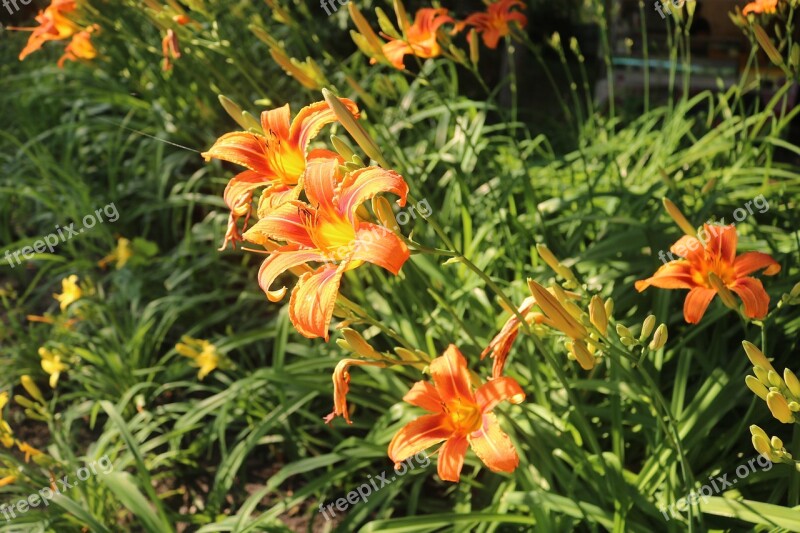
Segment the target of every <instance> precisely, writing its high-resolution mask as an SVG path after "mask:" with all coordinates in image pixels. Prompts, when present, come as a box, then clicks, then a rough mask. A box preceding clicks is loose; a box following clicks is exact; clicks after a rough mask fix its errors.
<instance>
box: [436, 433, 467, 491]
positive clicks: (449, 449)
mask: <svg viewBox="0 0 800 533" xmlns="http://www.w3.org/2000/svg"><path fill="white" fill-rule="evenodd" d="M467 448H469V441H468V440H467V438H466V437H463V436H454V437H451V438H449V439H448V440H447V441H446V442H445V443H444V444H443V445H442V447H441V448H439V460H438V462H437V465H436V468H437V471H438V473H439V477H440V478H442V479H443V480H444V481H452V482H458V480H459V479H461V469H462V468H463V467H464V457H465V456H466V455H467Z"/></svg>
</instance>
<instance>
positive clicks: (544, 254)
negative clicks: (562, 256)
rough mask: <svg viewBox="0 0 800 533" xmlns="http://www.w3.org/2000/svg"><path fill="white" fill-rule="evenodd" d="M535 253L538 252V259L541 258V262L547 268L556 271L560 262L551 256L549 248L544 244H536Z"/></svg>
mask: <svg viewBox="0 0 800 533" xmlns="http://www.w3.org/2000/svg"><path fill="white" fill-rule="evenodd" d="M536 251H537V252H539V257H541V258H542V260H543V261H544V262H545V263H547V266H549V267H550V268H552V269H553V271H557V270H558V266H559V265H560V264H561V262H560V261H559V260H558V259H557V258H556V256H555V255H553V252H551V251H550V248H548V247H547V246H546V245H544V244H537V245H536Z"/></svg>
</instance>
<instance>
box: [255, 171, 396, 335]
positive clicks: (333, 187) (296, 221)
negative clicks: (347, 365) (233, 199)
mask: <svg viewBox="0 0 800 533" xmlns="http://www.w3.org/2000/svg"><path fill="white" fill-rule="evenodd" d="M340 164H341V160H340V159H313V160H311V161H309V162H308V165H307V167H306V170H305V178H304V186H305V193H306V197H307V198H308V203H304V202H300V201H296V200H292V201H290V202H288V203H284V204H282V205H281V206H279V207H277V208H275V209H274V210H273V211H271V212H270V213H267V214H266V215H265V216H263V217H262V218H261V219H260V220H259V221H258V222H257V223H256V224H255V225H254V226H253V227H252V228H251V229H249V230H248V231H247V233H245V235H244V238H245V239H246V240H248V241H250V242H253V243H256V244H262V245H265V246H266V245H269V244H270V243H271V242H272V240H280V241H284V242H285V243H286V244H285V245H284V246H281V247H279V248H277V249H276V250H275V251H273V252H272V253H271V254H270V256H269V257H268V258H267V260H266V261H264V264H263V265H262V266H261V270H260V271H259V284H260V285H261V288H262V289H263V290H264V292H265V293H266V294H267V297H268V298H269V299H270V301H273V302H278V301H280V300H281V299H282V298H283V297H284V295H285V294H286V287H283V288H281V289H278V290H270V287H271V286H272V284H273V282H274V281H275V279H276V278H277V277H278V276H279V275H281V274H282V273H283V272H285V271H286V270H288V269H291V268H294V267H297V266H300V265H304V264H306V263H309V262H318V263H323V266H321V267H319V268H318V269H317V270H315V271H313V272H306V273H304V274H303V275H301V276H300V279H299V281H298V282H297V285H296V286H295V288H294V290H293V291H292V297H291V300H290V302H289V318H290V319H291V321H292V324H294V326H295V328H296V329H297V331H299V332H300V333H301V334H302V335H304V336H306V337H308V338H316V337H324V338H325V341H327V340H328V338H329V335H328V325H329V324H330V321H331V318H332V316H333V308H334V305H335V303H336V297H337V295H338V293H339V283H340V282H341V279H342V275H343V274H344V272H345V271H347V270H351V269H353V268H356V267H358V266H359V265H361V264H362V263H363V262H365V261H366V262H370V263H373V264H375V265H378V266H380V267H383V268H385V269H386V270H388V271H389V272H391V273H392V274H395V275H397V274H398V273H399V272H400V269H401V268H402V266H403V264H404V263H405V262H406V261H407V260H408V258H409V256H410V252H409V250H408V247H407V246H406V245H405V243H404V242H403V241H402V240H400V238H399V237H397V236H396V235H395V234H394V233H392V232H391V231H389V230H388V229H386V228H385V227H383V226H378V225H376V224H372V223H369V222H365V221H363V220H361V219H360V218H359V217H358V216H357V215H356V211H357V210H358V208H359V207H360V206H361V204H363V203H364V202H365V201H366V200H369V199H370V198H372V197H374V196H376V195H377V194H379V193H383V192H391V193H394V194H396V195H398V196H399V197H400V200H399V201H398V204H400V205H401V206H403V205H405V202H406V196H407V195H408V185H407V184H406V182H405V180H404V179H403V178H402V176H400V175H399V174H397V173H396V172H394V171H391V170H384V169H382V168H379V167H367V168H362V169H359V170H357V171H355V172H352V173H350V174H347V175H346V176H344V178H340V176H339V174H338V172H339V166H340Z"/></svg>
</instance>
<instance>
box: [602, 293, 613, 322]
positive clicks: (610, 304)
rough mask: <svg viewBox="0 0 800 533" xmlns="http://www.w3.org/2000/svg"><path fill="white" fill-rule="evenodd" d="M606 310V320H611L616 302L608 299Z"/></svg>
mask: <svg viewBox="0 0 800 533" xmlns="http://www.w3.org/2000/svg"><path fill="white" fill-rule="evenodd" d="M603 307H605V309H606V318H609V319H610V318H611V317H612V316H614V300H613V299H612V298H610V297H609V298H606V303H605V304H604V305H603Z"/></svg>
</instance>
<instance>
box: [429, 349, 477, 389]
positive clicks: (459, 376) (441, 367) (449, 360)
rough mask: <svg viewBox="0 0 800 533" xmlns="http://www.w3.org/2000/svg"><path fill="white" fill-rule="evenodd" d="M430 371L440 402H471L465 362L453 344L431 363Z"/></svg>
mask: <svg viewBox="0 0 800 533" xmlns="http://www.w3.org/2000/svg"><path fill="white" fill-rule="evenodd" d="M430 369H431V376H433V382H434V383H435V384H436V390H438V391H439V396H440V397H441V398H442V400H444V401H445V402H448V403H449V402H451V401H453V400H456V399H467V400H468V401H469V402H473V395H472V390H471V388H470V380H469V370H467V361H466V359H464V356H463V355H461V352H460V351H459V350H458V348H456V346H455V345H454V344H451V345H450V346H448V347H447V350H445V352H444V354H442V356H441V357H437V358H436V359H434V360H433V362H431V364H430Z"/></svg>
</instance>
